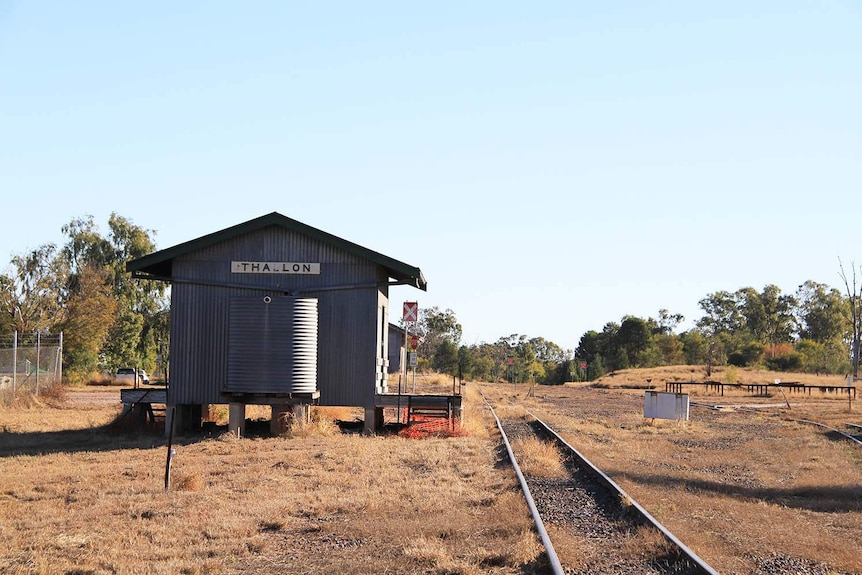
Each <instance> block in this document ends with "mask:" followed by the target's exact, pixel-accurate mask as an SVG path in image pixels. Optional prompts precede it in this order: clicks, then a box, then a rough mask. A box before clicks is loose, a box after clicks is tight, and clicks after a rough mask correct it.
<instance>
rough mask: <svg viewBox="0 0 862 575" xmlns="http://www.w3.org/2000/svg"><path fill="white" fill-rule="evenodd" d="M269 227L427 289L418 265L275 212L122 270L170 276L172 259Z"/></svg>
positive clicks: (193, 241) (145, 258)
mask: <svg viewBox="0 0 862 575" xmlns="http://www.w3.org/2000/svg"><path fill="white" fill-rule="evenodd" d="M269 226H278V227H281V228H284V229H287V230H291V231H294V232H297V233H299V234H302V235H305V236H307V237H310V238H312V239H314V240H316V241H319V242H321V243H324V244H329V245H331V246H334V247H337V248H340V249H343V250H345V251H347V252H349V253H352V254H354V255H356V256H359V257H361V258H363V259H366V260H369V261H371V262H373V263H376V264H378V265H380V266H382V267H383V268H385V269H386V271H387V273H388V274H389V277H391V278H394V279H395V280H398V282H399V283H403V284H405V285H411V286H413V287H416V288H419V289H421V290H423V291H427V289H428V282H426V281H425V277H424V276H423V275H422V271H421V270H420V269H419V268H417V267H414V266H411V265H408V264H405V263H404V262H400V261H398V260H396V259H393V258H390V257H389V256H385V255H383V254H381V253H378V252H375V251H373V250H370V249H368V248H364V247H362V246H360V245H359V244H355V243H353V242H350V241H347V240H345V239H342V238H339V237H337V236H334V235H332V234H330V233H327V232H324V231H323V230H319V229H317V228H313V227H311V226H309V225H307V224H303V223H302V222H299V221H297V220H294V219H291V218H288V217H287V216H284V215H282V214H280V213H278V212H272V213H269V214H266V215H264V216H261V217H259V218H255V219H253V220H249V221H247V222H244V223H241V224H237V225H235V226H231V227H229V228H225V229H223V230H221V231H218V232H213V233H211V234H207V235H205V236H201V237H199V238H197V239H194V240H189V241H187V242H184V243H181V244H177V245H175V246H173V247H170V248H166V249H163V250H159V251H157V252H154V253H152V254H149V255H146V256H144V257H141V258H138V259H136V260H132V261H130V262H128V263H127V264H126V271H130V272H140V273H144V274H149V275H152V276H158V277H162V278H171V277H172V268H173V260H174V258H176V257H179V256H182V255H184V254H186V253H189V252H192V251H195V250H199V249H202V248H206V247H209V246H212V245H214V244H218V243H222V242H226V241H228V240H231V239H232V238H234V237H237V236H239V235H241V234H247V233H249V232H255V231H258V230H261V229H263V228H266V227H269Z"/></svg>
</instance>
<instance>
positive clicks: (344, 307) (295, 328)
mask: <svg viewBox="0 0 862 575" xmlns="http://www.w3.org/2000/svg"><path fill="white" fill-rule="evenodd" d="M126 267H127V270H128V271H130V272H132V274H133V277H135V278H140V279H154V280H161V281H166V282H170V284H171V312H170V313H171V316H170V317H171V341H170V374H171V375H170V384H169V391H168V394H167V403H168V406H169V407H175V408H176V410H175V411H176V414H177V415H176V417H177V421H176V422H175V425H177V426H179V427H185V428H189V427H194V425H195V424H197V425H200V422H201V415H202V409H204V408H205V407H206V406H208V405H209V404H230V419H231V423H230V425H231V429H232V430H234V429H235V430H236V431H237V432H239V433H241V432H242V425H243V422H244V420H245V406H246V405H249V404H252V405H254V404H256V405H272V406H273V421H275V418H276V416H277V415H278V414H280V413H282V412H284V411H286V410H287V409H291V408H292V409H294V410H296V407H297V406H307V405H309V404H311V403H317V404H319V405H334V406H350V407H363V408H365V414H366V417H365V421H366V424H365V425H366V430H367V431H370V430H371V429H373V428H374V426H375V425H377V424H379V423H380V422H381V421H382V411H381V410H380V408H379V407H377V406H376V405H375V397H376V396H377V395H378V394H384V393H386V392H387V388H388V373H389V359H388V353H389V342H388V339H389V333H390V329H389V308H390V305H389V286H392V285H410V286H413V287H416V288H418V289H420V290H426V289H427V283H426V281H425V278H424V277H423V275H422V272H421V271H420V270H419V268H417V267H413V266H410V265H408V264H405V263H403V262H400V261H398V260H395V259H393V258H390V257H388V256H385V255H383V254H380V253H377V252H375V251H372V250H370V249H367V248H364V247H362V246H360V245H357V244H354V243H352V242H349V241H347V240H344V239H341V238H339V237H336V236H334V235H331V234H329V233H326V232H324V231H321V230H318V229H316V228H313V227H311V226H308V225H306V224H303V223H301V222H298V221H296V220H293V219H291V218H288V217H286V216H284V215H282V214H279V213H277V212H273V213H270V214H267V215H264V216H261V217H259V218H256V219H253V220H250V221H247V222H244V223H241V224H238V225H235V226H233V227H230V228H227V229H224V230H221V231H217V232H214V233H211V234H209V235H206V236H203V237H200V238H197V239H194V240H191V241H188V242H185V243H183V244H179V245H177V246H174V247H171V248H167V249H164V250H161V251H158V252H155V253H153V254H150V255H147V256H144V257H142V258H139V259H137V260H134V261H131V262H129V263H128V264H127V266H126ZM169 411H170V410H169Z"/></svg>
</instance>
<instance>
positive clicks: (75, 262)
mask: <svg viewBox="0 0 862 575" xmlns="http://www.w3.org/2000/svg"><path fill="white" fill-rule="evenodd" d="M62 231H63V233H64V234H65V235H66V236H67V237H68V241H67V242H66V244H65V245H64V247H63V250H62V255H63V257H64V259H65V262H66V264H67V266H68V267H69V270H70V276H69V282H68V287H69V290H70V293H71V294H73V295H75V294H77V295H79V296H82V292H81V291H80V288H81V278H82V277H83V275H84V274H85V273H95V274H97V275H98V276H99V277H100V278H103V281H104V282H105V284H106V285H107V286H108V287H109V288H110V291H111V294H112V296H113V299H114V300H115V301H116V308H115V313H114V314H113V317H111V318H109V319H106V320H105V321H107V322H108V323H109V325H107V330H108V331H107V336H106V337H105V338H104V343H103V344H102V346H101V349H100V354H99V355H100V357H101V358H102V359H103V364H102V365H101V366H100V367H101V368H103V369H104V368H113V367H117V366H119V365H121V364H132V365H140V366H143V367H145V368H147V369H150V370H152V369H153V368H154V367H155V360H156V357H157V355H158V351H159V343H160V342H165V341H167V338H168V327H167V321H166V318H167V314H166V313H165V312H166V310H167V308H168V302H167V299H166V297H165V284H163V283H162V282H155V281H152V280H137V279H134V278H132V277H131V275H130V274H129V273H128V272H127V271H126V263H127V262H129V261H130V260H133V259H135V258H139V257H142V256H145V255H147V254H149V253H152V252H153V251H155V242H154V241H153V239H152V235H153V234H154V233H155V232H154V231H152V230H146V229H144V228H142V227H140V226H137V225H135V224H134V223H133V222H132V221H131V220H129V219H127V218H124V217H122V216H119V215H117V214H116V213H112V214H111V216H110V217H109V219H108V235H107V236H103V235H102V234H101V233H100V232H99V229H98V227H97V226H96V224H95V222H94V220H93V217H92V216H86V217H84V218H76V219H73V220H71V221H70V222H69V223H68V224H67V225H65V226H63V228H62ZM86 270H97V271H94V272H87V271H86ZM89 293H90V294H91V295H94V296H95V295H96V294H98V293H99V292H98V291H97V290H91V291H90V292H89Z"/></svg>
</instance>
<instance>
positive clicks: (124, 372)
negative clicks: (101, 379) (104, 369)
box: [114, 367, 150, 385]
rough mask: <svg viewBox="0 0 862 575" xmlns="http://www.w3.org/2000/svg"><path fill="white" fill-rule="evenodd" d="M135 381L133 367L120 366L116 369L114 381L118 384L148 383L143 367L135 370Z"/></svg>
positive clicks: (148, 379) (148, 378)
mask: <svg viewBox="0 0 862 575" xmlns="http://www.w3.org/2000/svg"><path fill="white" fill-rule="evenodd" d="M137 371H138V373H137V381H136V376H135V368H133V367H121V368H119V369H117V373H116V375H115V376H114V383H116V384H118V385H135V384H136V383H147V384H148V383H150V377H149V376H148V375H147V372H146V371H144V370H143V369H139V370H137Z"/></svg>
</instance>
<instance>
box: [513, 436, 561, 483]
mask: <svg viewBox="0 0 862 575" xmlns="http://www.w3.org/2000/svg"><path fill="white" fill-rule="evenodd" d="M512 449H513V450H514V451H515V453H517V454H518V465H519V466H520V467H521V470H522V471H523V472H524V474H525V475H530V476H533V477H566V476H567V475H568V472H567V471H566V467H565V465H564V464H563V458H562V455H561V454H560V450H559V449H557V446H556V445H554V444H553V443H551V442H549V441H542V440H541V439H537V438H535V437H528V438H517V439H515V440H513V441H512Z"/></svg>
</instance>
